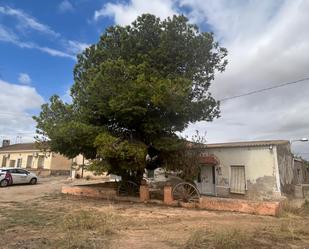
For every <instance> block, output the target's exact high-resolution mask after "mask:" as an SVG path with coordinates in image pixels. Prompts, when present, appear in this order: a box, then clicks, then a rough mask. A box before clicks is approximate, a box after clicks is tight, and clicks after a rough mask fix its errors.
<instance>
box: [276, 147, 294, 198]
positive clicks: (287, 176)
mask: <svg viewBox="0 0 309 249" xmlns="http://www.w3.org/2000/svg"><path fill="white" fill-rule="evenodd" d="M277 155H278V166H279V173H280V184H281V190H282V192H283V193H286V194H293V193H294V185H293V180H294V170H293V157H292V153H291V146H290V144H286V145H278V146H277Z"/></svg>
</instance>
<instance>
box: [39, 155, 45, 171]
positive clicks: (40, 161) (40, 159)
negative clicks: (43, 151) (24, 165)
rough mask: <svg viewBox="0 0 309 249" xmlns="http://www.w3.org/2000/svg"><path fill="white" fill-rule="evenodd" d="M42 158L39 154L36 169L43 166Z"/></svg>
mask: <svg viewBox="0 0 309 249" xmlns="http://www.w3.org/2000/svg"><path fill="white" fill-rule="evenodd" d="M44 159H45V157H44V156H39V159H38V169H43V168H44Z"/></svg>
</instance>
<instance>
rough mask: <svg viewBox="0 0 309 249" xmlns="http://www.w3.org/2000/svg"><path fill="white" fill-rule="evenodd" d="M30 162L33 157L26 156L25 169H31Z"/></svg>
mask: <svg viewBox="0 0 309 249" xmlns="http://www.w3.org/2000/svg"><path fill="white" fill-rule="evenodd" d="M32 162H33V156H28V157H27V164H26V168H32Z"/></svg>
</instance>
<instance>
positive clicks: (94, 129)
mask: <svg viewBox="0 0 309 249" xmlns="http://www.w3.org/2000/svg"><path fill="white" fill-rule="evenodd" d="M226 54H227V52H226V49H224V48H222V47H219V45H218V43H217V42H216V41H214V38H213V35H212V34H211V33H207V32H200V31H199V29H198V28H197V26H195V25H192V24H189V23H188V19H187V18H186V17H184V16H173V17H172V18H167V19H166V20H160V19H159V18H157V17H155V16H153V15H150V14H145V15H142V16H140V17H138V18H137V19H136V21H134V22H133V23H132V24H131V25H129V26H124V27H123V26H118V25H116V26H111V27H109V28H108V29H107V30H106V31H105V32H104V33H103V35H102V36H101V38H100V40H99V42H98V43H97V44H94V45H92V46H91V47H89V48H87V49H86V50H85V51H84V52H83V53H82V54H80V55H78V63H77V64H76V66H75V69H74V84H73V87H72V89H71V96H72V99H73V103H72V104H66V103H63V102H62V101H61V100H60V99H59V98H58V97H56V96H54V97H52V98H51V100H50V103H49V104H45V105H43V106H42V111H41V113H40V115H39V116H38V117H35V120H36V121H37V129H38V133H39V134H40V135H41V136H40V138H38V140H42V136H43V137H47V138H48V140H49V142H50V146H51V149H52V150H54V151H58V152H60V153H62V154H64V155H66V156H69V157H74V156H76V155H77V154H80V153H81V154H83V155H85V157H86V158H88V159H95V161H94V163H93V167H92V168H93V169H95V170H96V171H102V170H108V172H110V173H117V174H120V175H122V176H123V177H133V176H134V177H137V178H138V177H141V172H142V171H143V168H144V167H145V155H146V153H147V146H148V145H149V144H150V143H153V144H154V145H155V146H158V149H159V152H160V153H162V155H163V154H165V155H167V154H170V153H175V152H176V151H177V150H181V149H180V148H182V150H183V149H184V148H185V147H184V145H185V144H186V142H185V141H184V140H183V139H179V138H178V137H177V136H176V132H181V131H183V130H184V129H185V128H186V127H187V126H188V124H189V123H194V122H196V121H202V120H205V121H212V120H213V119H214V118H217V117H219V113H220V111H219V102H218V101H216V100H215V99H214V98H213V97H212V96H211V94H210V93H209V92H208V88H209V86H210V83H211V81H212V80H213V79H214V75H215V72H216V71H219V72H222V71H224V69H225V66H226V63H227V62H226V60H224V58H225V56H226ZM176 148H178V149H176ZM179 153H180V152H179ZM162 158H163V159H164V158H165V159H164V160H165V161H164V160H163V161H162V163H163V164H164V165H167V161H168V160H167V158H168V157H167V156H162Z"/></svg>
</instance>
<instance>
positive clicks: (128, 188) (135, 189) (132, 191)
mask: <svg viewBox="0 0 309 249" xmlns="http://www.w3.org/2000/svg"><path fill="white" fill-rule="evenodd" d="M117 194H118V196H139V186H138V185H137V184H136V183H135V182H132V181H121V182H120V184H119V186H118V189H117Z"/></svg>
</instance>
